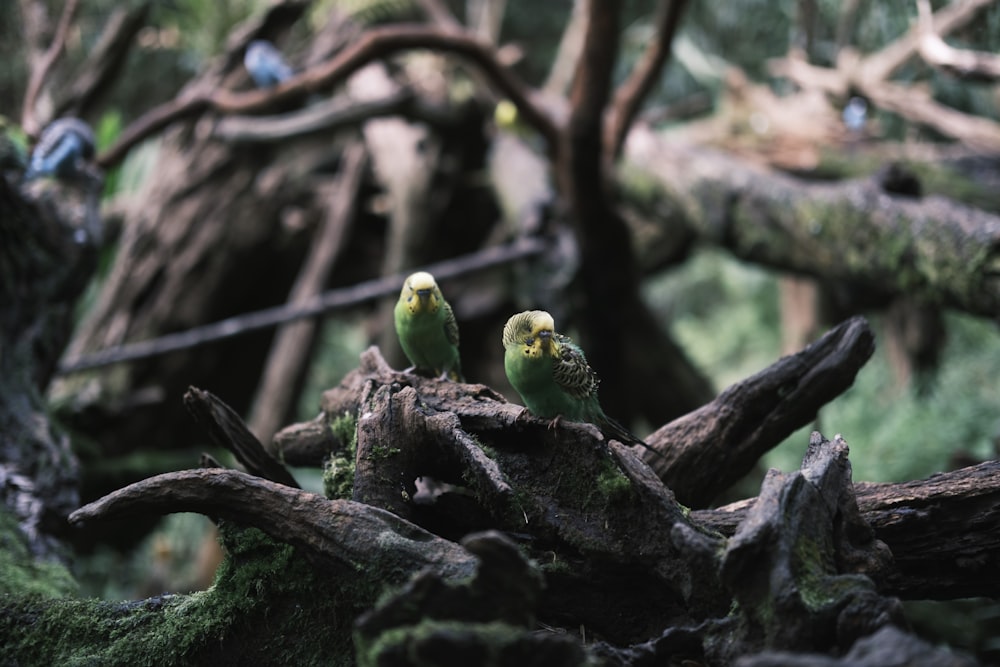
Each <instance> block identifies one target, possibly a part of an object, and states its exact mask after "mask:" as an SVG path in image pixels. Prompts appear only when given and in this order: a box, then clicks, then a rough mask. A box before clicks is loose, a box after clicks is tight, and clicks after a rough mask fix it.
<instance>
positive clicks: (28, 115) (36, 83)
mask: <svg viewBox="0 0 1000 667" xmlns="http://www.w3.org/2000/svg"><path fill="white" fill-rule="evenodd" d="M79 6H80V0H66V4H65V5H63V13H62V16H61V17H60V18H59V26H58V27H57V28H56V34H55V36H53V38H52V44H50V45H49V48H48V50H47V51H46V52H45V55H44V56H43V57H42V62H41V63H40V64H39V66H38V67H37V68H34V69H33V70H32V72H31V78H30V79H29V80H28V89H27V92H26V93H25V95H24V106H22V107H21V127H22V128H24V131H25V133H26V134H27V135H28V136H31V137H37V136H38V133H39V132H40V131H41V129H42V128H41V124H40V123H39V122H38V119H37V118H35V113H34V110H35V103H36V102H37V101H38V95H39V93H41V90H42V84H44V83H45V77H47V76H48V75H49V70H51V69H52V67H53V65H55V64H56V61H57V60H58V59H59V56H60V55H62V52H63V47H64V46H65V45H66V36H67V35H68V34H69V28H70V24H71V23H72V22H73V17H74V16H75V15H76V10H77V8H78V7H79Z"/></svg>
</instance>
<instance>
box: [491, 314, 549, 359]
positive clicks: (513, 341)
mask: <svg viewBox="0 0 1000 667" xmlns="http://www.w3.org/2000/svg"><path fill="white" fill-rule="evenodd" d="M503 346H504V349H507V350H509V349H511V348H512V347H516V348H520V350H521V353H522V354H524V356H526V357H531V358H536V359H537V358H540V357H542V356H543V355H546V354H547V355H550V356H555V355H556V354H557V353H558V350H559V344H558V343H557V342H556V341H555V321H554V320H553V319H552V316H551V315H549V314H548V313H546V312H545V311H544V310H526V311H524V312H523V313H518V314H517V315H514V316H513V317H511V318H510V319H509V320H507V324H505V325H504V327H503Z"/></svg>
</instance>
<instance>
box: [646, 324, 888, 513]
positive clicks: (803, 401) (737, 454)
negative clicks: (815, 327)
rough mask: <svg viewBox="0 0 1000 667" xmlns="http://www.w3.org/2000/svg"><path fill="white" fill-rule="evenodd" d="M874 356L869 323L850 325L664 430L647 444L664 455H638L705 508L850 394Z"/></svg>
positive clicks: (683, 496)
mask: <svg viewBox="0 0 1000 667" xmlns="http://www.w3.org/2000/svg"><path fill="white" fill-rule="evenodd" d="M874 350H875V337H874V335H873V334H872V331H871V329H870V328H869V327H868V323H867V322H866V321H865V320H864V319H863V318H861V317H855V318H853V319H850V320H848V321H846V322H844V323H842V324H840V325H839V326H837V327H836V328H834V329H832V330H831V331H829V332H827V333H826V334H825V335H824V336H823V337H822V338H820V339H819V340H818V341H816V342H815V343H813V344H812V345H810V346H809V347H807V348H806V349H804V350H802V351H801V352H799V353H797V354H793V355H791V356H788V357H784V358H783V359H781V360H779V361H777V362H776V363H774V364H772V365H771V366H769V367H768V368H765V369H764V370H763V371H761V372H759V373H757V374H756V375H754V376H752V377H749V378H747V379H745V380H742V381H740V382H738V383H736V384H734V385H732V386H731V387H729V388H728V389H726V390H725V391H723V392H722V393H721V394H719V396H718V398H716V399H715V400H714V401H712V402H711V403H709V404H708V405H705V406H704V407H702V408H700V409H699V410H696V411H694V412H692V413H690V414H688V415H685V416H684V417H681V418H680V419H677V420H675V421H672V422H670V423H669V424H667V425H665V426H663V427H661V428H660V429H658V430H657V431H656V432H654V433H653V434H652V435H650V436H649V437H648V438H646V442H647V443H649V444H650V446H652V447H655V448H656V449H657V450H658V451H660V452H661V453H662V454H663V456H662V457H657V456H653V455H652V454H650V453H640V455H641V456H642V457H643V458H644V459H645V460H646V462H647V463H648V464H649V465H650V466H651V467H652V468H653V470H655V471H656V473H657V474H658V475H659V476H660V478H661V479H662V480H663V481H664V483H665V484H666V485H667V486H668V487H670V488H671V489H672V490H673V492H674V493H675V494H676V495H677V499H678V501H680V502H682V503H684V504H685V505H689V506H692V507H704V506H706V505H707V504H708V503H710V502H711V501H712V499H713V498H715V497H716V496H718V495H719V494H720V493H721V492H723V491H725V490H726V489H727V488H729V487H730V486H731V485H732V484H733V483H735V482H736V481H737V480H739V479H740V478H741V477H743V476H744V475H746V474H747V473H748V472H750V470H751V469H752V468H753V466H754V464H756V463H757V461H758V460H759V459H760V457H761V456H763V455H764V454H765V453H766V452H767V451H769V450H770V449H771V448H772V447H775V446H776V445H778V443H780V442H781V441H782V440H784V439H785V438H786V437H787V436H789V435H791V434H792V433H793V432H794V431H795V430H796V429H799V428H801V427H802V426H805V425H806V424H808V423H810V422H811V421H813V420H814V419H815V418H816V415H817V413H818V412H819V409H820V408H821V407H823V406H824V405H826V404H827V403H829V402H830V401H831V400H833V399H834V398H836V397H837V396H839V395H840V394H841V393H843V392H844V391H845V390H846V389H847V388H849V387H850V386H851V385H852V384H853V383H854V378H855V376H856V375H857V373H858V371H859V370H861V367H862V366H863V365H864V364H865V363H866V362H867V361H868V359H869V357H871V354H872V352H874Z"/></svg>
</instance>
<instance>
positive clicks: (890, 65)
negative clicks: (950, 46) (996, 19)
mask: <svg viewBox="0 0 1000 667" xmlns="http://www.w3.org/2000/svg"><path fill="white" fill-rule="evenodd" d="M994 3H996V0H967V1H966V2H953V3H950V4H948V5H945V6H944V7H942V8H941V9H939V10H938V11H937V12H936V13H935V14H934V26H935V28H936V30H937V33H938V35H948V34H951V33H952V32H954V31H956V30H958V29H960V28H962V27H963V26H965V25H968V24H969V23H970V22H971V21H972V20H973V19H974V18H975V17H976V16H977V15H978V14H979V12H980V11H981V10H983V9H986V8H987V7H989V6H990V5H993V4H994ZM921 37H922V32H921V28H920V25H919V24H917V25H914V26H913V27H912V28H910V30H909V31H907V32H906V34H904V35H903V36H902V37H900V38H899V39H897V40H896V41H895V42H892V43H891V44H889V45H888V46H886V47H884V48H882V49H881V50H879V51H876V52H875V53H873V54H871V55H868V56H866V57H865V58H864V59H863V69H864V71H863V72H859V74H858V78H859V79H861V80H867V81H870V82H871V83H873V84H874V83H875V82H877V81H885V80H888V78H889V77H890V76H892V75H893V74H894V73H895V72H896V70H898V69H899V68H900V67H902V66H903V65H905V64H906V62H907V61H908V60H909V59H910V58H913V57H915V56H916V55H917V51H918V50H919V48H920V41H921Z"/></svg>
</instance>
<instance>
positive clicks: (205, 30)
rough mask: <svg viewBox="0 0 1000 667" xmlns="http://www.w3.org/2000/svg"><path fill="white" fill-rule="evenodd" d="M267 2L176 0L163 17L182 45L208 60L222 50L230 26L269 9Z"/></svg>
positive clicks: (231, 27) (254, 0)
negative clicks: (175, 31) (172, 8)
mask: <svg viewBox="0 0 1000 667" xmlns="http://www.w3.org/2000/svg"><path fill="white" fill-rule="evenodd" d="M268 4H269V3H268V2H267V0H214V1H213V2H205V0H175V2H174V3H172V6H173V7H174V10H173V11H171V12H169V14H168V15H166V16H165V18H166V19H168V20H169V22H170V23H172V24H173V25H175V26H176V27H177V29H178V31H179V33H180V35H181V46H182V47H184V48H186V49H189V50H191V51H193V52H194V53H196V54H198V55H199V56H200V57H202V58H207V57H209V56H212V55H214V54H216V53H219V52H220V51H222V49H223V47H224V46H225V43H226V37H228V35H229V33H230V31H231V30H232V29H233V27H234V26H235V25H236V24H237V23H239V22H241V21H244V20H246V19H248V18H249V17H250V16H252V15H253V14H255V13H257V12H259V11H263V10H264V9H265V8H266V7H267V6H268Z"/></svg>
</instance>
